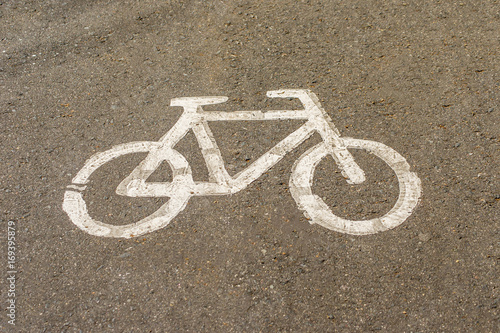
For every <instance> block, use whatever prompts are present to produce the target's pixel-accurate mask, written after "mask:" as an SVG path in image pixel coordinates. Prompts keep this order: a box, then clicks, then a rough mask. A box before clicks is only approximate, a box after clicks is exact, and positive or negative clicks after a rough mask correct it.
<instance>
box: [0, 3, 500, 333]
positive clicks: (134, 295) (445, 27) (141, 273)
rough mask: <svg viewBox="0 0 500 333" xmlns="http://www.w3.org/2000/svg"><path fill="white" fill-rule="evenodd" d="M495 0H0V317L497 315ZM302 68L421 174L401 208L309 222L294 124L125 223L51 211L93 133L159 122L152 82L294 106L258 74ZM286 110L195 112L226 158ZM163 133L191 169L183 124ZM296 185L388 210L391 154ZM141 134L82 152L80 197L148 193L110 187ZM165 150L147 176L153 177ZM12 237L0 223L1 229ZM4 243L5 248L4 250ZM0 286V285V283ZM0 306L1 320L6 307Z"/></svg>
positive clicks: (93, 323) (389, 322) (217, 319)
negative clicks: (415, 194) (269, 160)
mask: <svg viewBox="0 0 500 333" xmlns="http://www.w3.org/2000/svg"><path fill="white" fill-rule="evenodd" d="M499 9H500V7H499V3H498V1H476V2H470V1H463V2H448V1H441V2H439V1H405V2H402V1H401V2H399V1H385V2H380V1H372V0H369V1H319V0H318V1H314V0H310V1H305V0H302V1H292V0H276V1H179V0H172V1H152V0H145V1H132V0H125V1H107V0H103V1H81V0H74V1H64V2H63V1H43V2H42V1H15V0H11V1H2V2H0V114H1V118H0V125H1V131H0V138H1V142H2V150H1V151H0V165H1V167H2V171H3V172H1V173H0V202H1V209H2V210H1V215H0V221H1V226H2V228H1V229H2V231H1V234H0V239H1V240H2V243H1V244H2V246H1V249H2V252H1V253H2V256H1V257H2V258H3V259H2V260H3V262H2V263H1V267H3V270H2V279H1V283H0V287H1V293H0V295H1V304H2V311H1V313H2V316H1V319H0V331H2V332H371V331H383V332H498V329H499V310H498V302H499V288H500V286H499V279H498V276H499V270H498V259H499V256H500V253H499V216H500V214H499V201H500V188H499V179H498V178H499V175H498V174H499V173H498V170H499V162H498V161H499V152H498V145H499V134H500V133H499V132H500V131H499V128H500V126H499V114H500V103H499V101H500V98H499V97H500V81H499V78H500V73H499V70H500V60H499V59H500V43H499V31H500V11H499ZM277 89H310V90H311V91H313V92H314V93H315V94H316V95H317V96H318V98H319V100H320V102H321V105H322V106H323V107H324V109H325V110H326V111H327V113H328V115H329V116H330V117H331V118H332V120H333V122H334V123H335V125H336V127H337V128H338V129H339V131H340V133H341V135H342V136H343V137H352V138H356V139H366V140H372V141H377V142H381V143H383V144H385V145H387V146H389V147H392V148H393V149H394V150H396V151H397V152H398V153H399V154H401V156H403V157H404V158H405V159H406V160H407V162H408V163H409V165H410V166H411V170H412V171H413V172H416V174H417V175H418V177H419V178H420V180H421V185H422V195H421V199H420V203H419V205H418V206H417V207H416V208H415V209H414V211H413V212H412V214H411V216H409V218H407V219H406V221H404V222H403V223H402V224H401V225H399V226H397V227H396V228H394V229H391V230H387V231H383V232H380V233H377V234H372V235H364V236H355V235H349V234H346V233H342V232H336V231H332V230H329V229H327V228H324V227H322V226H319V225H318V224H310V223H309V220H308V219H307V218H306V216H305V215H304V214H303V211H301V210H300V209H299V208H298V207H297V204H296V203H295V201H294V199H293V197H292V195H291V194H290V185H289V179H290V175H291V170H292V168H293V166H294V163H295V161H297V159H299V157H300V156H301V155H302V154H303V153H304V152H306V151H308V149H309V148H311V147H313V146H314V145H315V144H317V143H318V142H320V137H319V135H317V134H316V135H313V136H312V137H310V138H308V139H307V140H305V141H304V142H303V143H302V144H301V145H300V146H298V147H297V148H295V149H293V151H291V152H290V153H289V154H287V155H286V156H285V157H284V158H283V160H281V161H280V162H279V163H278V164H277V165H275V166H274V167H273V168H271V169H270V170H269V171H267V172H266V173H265V174H264V175H262V176H261V177H259V178H258V179H257V180H255V181H254V182H252V183H251V184H250V185H249V186H248V187H247V188H246V189H244V190H242V191H240V192H238V193H235V194H231V195H220V196H214V195H212V196H194V197H192V198H191V199H190V200H189V202H188V203H187V206H186V208H185V209H184V210H182V211H181V212H180V213H179V214H178V215H177V216H176V217H175V218H173V220H172V222H171V223H170V224H169V225H168V226H166V227H164V228H161V229H159V230H156V231H153V232H150V233H146V234H144V235H141V236H139V237H133V238H130V239H124V238H108V237H99V236H94V235H90V234H89V233H86V232H84V231H82V230H81V229H80V228H78V227H77V226H76V225H75V224H74V223H72V220H71V219H70V218H69V216H68V215H67V214H66V213H65V212H64V211H63V199H64V194H65V191H66V188H67V186H68V185H70V184H71V183H72V179H73V177H75V175H77V173H78V172H79V171H80V170H81V169H82V167H83V166H84V165H85V162H86V161H87V160H88V159H89V158H90V157H91V156H93V155H94V154H96V153H98V152H103V151H106V150H109V149H111V147H113V146H115V145H119V144H123V143H128V142H138V141H142V142H144V141H148V142H154V141H157V140H159V139H160V138H161V137H162V136H163V135H164V134H165V133H167V131H168V130H169V129H171V128H172V126H173V125H174V124H175V123H176V122H177V120H178V119H179V117H180V116H181V114H182V111H183V109H182V108H181V107H170V106H169V105H170V100H171V99H172V98H178V97H184V96H228V97H229V100H228V102H227V103H224V104H220V105H217V106H208V107H206V108H205V109H206V110H223V111H239V110H271V109H272V110H280V109H300V108H301V104H300V103H299V102H298V100H296V99H293V100H286V99H284V100H281V99H280V100H276V99H271V98H268V97H266V91H268V90H277ZM303 123H304V121H300V120H277V121H237V122H227V123H223V122H213V123H210V128H211V130H212V132H213V135H214V137H215V140H216V141H217V143H218V145H219V147H220V150H221V152H222V157H223V160H224V162H225V165H226V168H227V170H228V172H229V174H231V175H234V174H236V173H238V172H239V171H241V170H244V169H245V167H247V166H248V165H250V164H251V163H252V162H253V161H255V160H256V159H257V158H258V157H259V156H261V155H262V154H263V153H265V152H266V151H267V150H268V149H270V148H271V147H273V146H274V145H275V144H276V143H278V142H279V141H280V140H282V139H283V138H285V137H286V136H287V135H288V134H290V133H292V132H293V131H294V130H295V129H297V128H299V127H300V126H301V125H302V124H303ZM175 149H176V150H177V151H178V152H179V153H181V154H182V155H183V156H184V157H185V159H186V160H187V161H188V162H189V165H190V167H191V169H192V175H193V178H194V180H195V181H207V180H208V178H209V172H208V170H207V167H206V165H205V163H204V160H203V156H202V153H201V151H200V148H199V146H198V143H197V141H196V138H195V136H194V135H193V133H192V132H189V133H187V135H186V136H185V137H184V138H183V139H182V140H181V141H179V143H178V144H177V145H176V146H175ZM351 153H352V155H353V156H354V158H355V160H356V162H357V163H358V164H359V166H360V167H361V168H362V169H363V170H364V171H365V173H366V176H367V180H366V181H365V182H364V183H363V184H361V185H351V184H348V183H347V182H346V180H345V179H344V178H343V177H342V175H341V173H340V169H339V167H338V166H337V165H336V163H335V162H334V160H333V159H332V158H331V157H327V158H325V159H323V160H322V161H321V162H320V163H319V164H318V165H317V167H316V172H315V173H314V183H313V187H312V191H313V193H315V194H317V195H318V196H319V197H321V198H323V200H324V202H325V203H326V204H327V205H328V206H329V207H330V209H331V210H332V212H333V214H335V215H337V216H340V217H342V218H345V219H351V220H364V219H371V218H374V217H379V216H382V215H384V214H385V213H387V212H388V211H389V210H390V209H391V208H392V207H393V206H394V204H395V202H396V200H397V198H398V193H399V192H400V188H399V186H398V180H397V179H396V178H395V175H394V172H393V171H392V169H391V168H390V167H388V166H387V165H386V164H384V162H383V161H382V160H380V159H379V158H377V157H376V156H374V155H372V154H369V153H367V152H366V151H365V150H362V149H361V150H360V149H351ZM146 156H147V153H145V152H142V153H131V154H126V155H123V156H120V157H118V158H116V159H113V160H112V161H110V162H109V163H106V164H104V165H103V166H102V167H100V168H99V169H97V170H96V171H95V172H94V173H92V175H91V177H90V180H89V184H88V187H87V188H86V189H85V191H84V194H83V198H84V200H85V202H86V205H87V209H88V212H89V214H90V215H91V216H92V217H93V218H95V219H96V220H99V221H102V222H104V223H108V224H112V225H127V224H130V223H133V222H136V221H138V220H141V219H142V218H145V217H147V216H149V215H150V214H152V213H153V212H155V211H156V210H157V209H159V207H161V206H162V204H164V203H167V202H169V199H168V198H163V197H162V198H157V197H154V198H148V197H139V198H133V197H129V196H122V195H118V194H116V192H115V190H116V188H117V186H118V185H119V184H120V182H121V181H122V180H123V179H125V178H126V177H127V176H128V175H129V174H130V173H131V172H132V170H134V168H136V166H137V165H138V164H139V163H140V162H141V161H142V160H144V159H145V158H146ZM172 177H173V175H172V171H171V168H170V167H169V165H168V164H166V163H163V164H162V165H161V166H160V167H159V168H158V169H157V170H156V171H155V172H154V173H153V174H152V175H151V176H150V178H149V181H156V182H168V181H170V180H171V179H172ZM9 240H10V242H9ZM9 251H10V252H9ZM11 304H14V305H11ZM13 324H15V325H13Z"/></svg>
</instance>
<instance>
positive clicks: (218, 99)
mask: <svg viewBox="0 0 500 333" xmlns="http://www.w3.org/2000/svg"><path fill="white" fill-rule="evenodd" d="M227 100H228V97H226V96H204V97H179V98H172V99H171V100H170V106H200V105H210V104H219V103H224V102H227Z"/></svg>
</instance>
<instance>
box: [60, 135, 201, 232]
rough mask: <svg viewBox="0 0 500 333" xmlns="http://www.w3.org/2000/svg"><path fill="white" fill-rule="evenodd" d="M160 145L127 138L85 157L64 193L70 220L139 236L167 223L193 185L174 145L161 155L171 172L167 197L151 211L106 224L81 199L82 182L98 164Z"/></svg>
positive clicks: (83, 226)
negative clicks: (126, 221)
mask: <svg viewBox="0 0 500 333" xmlns="http://www.w3.org/2000/svg"><path fill="white" fill-rule="evenodd" d="M159 148H161V145H160V143H159V142H148V141H144V142H130V143H125V144H121V145H117V146H114V147H113V148H111V149H109V150H107V151H104V152H101V153H97V154H95V155H93V156H92V157H91V158H90V159H89V160H87V162H85V165H84V166H83V168H82V169H81V170H80V171H79V172H78V174H77V175H76V176H75V177H74V178H73V184H72V185H69V186H68V190H67V191H66V192H65V194H64V201H63V210H64V211H65V212H66V213H67V214H68V216H69V218H70V219H71V222H73V223H74V224H75V225H76V226H77V227H79V228H80V229H82V230H83V231H85V232H87V233H89V234H91V235H94V236H101V237H122V238H132V237H136V236H140V235H143V234H145V233H148V232H152V231H155V230H158V229H161V228H163V227H165V226H166V225H167V224H169V223H170V221H171V220H172V219H173V218H174V217H175V216H177V214H178V213H179V212H180V211H182V210H183V209H184V208H185V207H186V204H187V202H188V200H189V198H190V197H191V188H192V185H194V182H193V178H192V175H191V168H190V167H189V164H188V162H187V161H186V159H185V158H184V156H182V155H181V154H180V153H179V152H177V151H175V150H173V149H169V150H167V151H166V152H164V153H163V154H162V158H163V159H164V160H166V161H167V162H168V164H169V165H170V167H171V168H172V171H173V174H174V177H173V180H172V182H171V184H170V185H171V195H170V199H169V200H168V202H166V203H165V204H163V205H162V206H161V207H160V208H159V209H158V210H157V211H155V212H154V213H153V214H151V215H149V216H147V217H145V218H143V219H142V220H140V221H138V222H135V223H131V224H127V225H112V224H107V223H103V222H100V221H97V220H95V219H93V218H92V217H91V216H90V215H89V213H88V210H87V205H86V203H85V200H84V199H83V191H85V189H86V186H85V184H86V183H87V182H88V180H89V177H90V176H91V175H92V173H93V172H94V171H96V170H97V169H98V168H99V167H101V166H102V165H104V164H106V163H108V162H110V161H111V160H113V159H115V158H117V157H120V156H123V155H127V154H132V153H145V152H151V151H154V150H155V149H159Z"/></svg>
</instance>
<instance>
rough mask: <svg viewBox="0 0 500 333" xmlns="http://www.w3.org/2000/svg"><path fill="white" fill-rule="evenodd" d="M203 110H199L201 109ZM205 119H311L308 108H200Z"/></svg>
mask: <svg viewBox="0 0 500 333" xmlns="http://www.w3.org/2000/svg"><path fill="white" fill-rule="evenodd" d="M200 110H201V111H203V112H199V111H200ZM198 114H200V115H201V116H202V118H203V120H206V121H228V120H280V119H306V120H307V119H309V114H308V112H307V110H272V111H266V112H262V111H232V112H231V111H228V112H225V111H204V110H202V109H201V108H198Z"/></svg>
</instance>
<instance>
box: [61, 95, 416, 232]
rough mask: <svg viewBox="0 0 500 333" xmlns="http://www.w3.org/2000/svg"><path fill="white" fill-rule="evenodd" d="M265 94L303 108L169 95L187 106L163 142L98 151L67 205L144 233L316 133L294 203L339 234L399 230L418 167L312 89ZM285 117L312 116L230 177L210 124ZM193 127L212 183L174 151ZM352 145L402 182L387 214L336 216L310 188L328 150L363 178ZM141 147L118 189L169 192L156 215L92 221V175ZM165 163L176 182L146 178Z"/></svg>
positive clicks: (295, 172) (293, 187)
mask: <svg viewBox="0 0 500 333" xmlns="http://www.w3.org/2000/svg"><path fill="white" fill-rule="evenodd" d="M267 96H268V97H271V98H275V97H281V98H298V99H299V100H300V101H301V102H302V104H303V106H304V109H303V110H278V111H266V112H263V111H236V112H223V111H204V110H203V108H202V106H203V105H210V104H218V103H223V102H226V101H227V99H228V98H227V97H220V96H218V97H183V98H174V99H172V100H171V106H181V107H183V108H184V112H183V114H182V115H181V117H180V118H179V120H178V121H177V123H176V124H175V125H174V126H173V127H172V128H171V129H170V130H169V131H168V132H167V134H165V135H164V136H163V137H162V138H161V139H160V140H159V141H142V142H130V143H125V144H121V145H117V146H114V147H112V148H111V149H109V150H107V151H104V152H100V153H96V154H94V155H93V156H92V157H91V158H90V159H88V160H87V161H86V163H85V165H84V166H83V168H82V169H81V170H80V171H79V172H78V174H77V175H76V176H75V177H74V178H73V180H72V182H73V184H71V185H69V186H68V189H67V190H66V192H65V195H64V203H63V209H64V211H65V212H66V213H67V214H68V215H69V217H70V219H71V221H72V222H73V223H74V224H75V225H77V226H78V227H79V228H80V229H82V230H83V231H85V232H87V233H89V234H91V235H95V236H104V237H124V238H131V237H136V236H139V235H143V234H145V233H148V232H152V231H155V230H158V229H161V228H163V227H165V226H166V225H168V224H169V223H170V222H171V221H172V219H173V218H174V217H175V216H176V215H177V214H178V213H179V212H180V211H182V210H183V209H184V208H185V207H186V205H187V202H188V200H189V199H190V198H191V197H192V196H202V195H227V194H232V193H236V192H239V191H241V190H243V189H244V188H246V187H247V186H248V185H249V184H250V183H252V182H253V181H254V180H256V179H257V178H259V177H260V176H261V175H262V174H263V173H265V172H266V171H268V170H269V169H270V168H271V167H272V166H274V165H275V164H276V163H278V162H279V161H280V160H281V159H282V158H283V157H284V156H285V155H286V154H287V153H288V152H290V151H292V150H293V149H294V148H296V147H297V146H299V145H300V144H301V143H302V142H303V141H304V140H306V139H307V138H309V137H310V136H311V135H312V134H314V133H316V132H317V133H319V134H320V136H321V138H322V142H320V143H319V144H317V145H315V146H314V147H312V148H310V149H309V150H307V151H306V152H305V153H304V154H303V155H302V156H301V157H300V158H299V159H298V160H297V161H296V162H295V164H294V166H293V168H292V174H291V177H290V183H289V185H290V192H291V194H292V196H293V198H294V200H295V201H296V203H297V206H298V207H299V208H300V209H301V210H303V211H304V214H305V215H306V217H308V218H309V219H310V222H311V223H317V224H319V225H321V226H323V227H325V228H328V229H331V230H334V231H338V232H342V233H347V234H354V235H365V234H374V233H377V232H381V231H385V230H388V229H392V228H395V227H397V226H398V225H400V224H401V223H403V222H404V221H405V220H406V219H407V218H408V217H409V216H410V215H411V213H412V211H413V209H414V208H415V207H416V206H417V204H418V201H419V198H420V194H421V186H420V179H419V178H418V176H417V175H416V174H415V173H414V172H410V166H409V164H408V163H407V162H406V160H405V158H404V157H403V156H401V155H400V154H399V153H398V152H396V151H395V150H394V149H392V148H390V147H388V146H386V145H384V144H382V143H379V142H375V141H369V140H358V139H353V138H346V137H341V136H340V133H339V131H338V130H337V128H336V127H335V125H334V124H333V122H332V120H331V119H330V117H329V116H328V115H327V113H326V112H325V110H324V109H323V108H322V107H321V105H320V102H319V100H318V98H317V97H316V95H315V94H314V93H313V92H311V91H309V90H278V91H269V92H267ZM281 119H302V120H307V121H306V122H305V123H304V124H303V125H302V126H301V127H299V128H298V129H297V130H295V131H294V132H293V133H291V134H290V135H289V136H287V137H286V138H285V139H283V140H282V141H280V142H279V143H277V144H276V145H275V146H274V147H273V148H271V149H270V150H269V151H268V152H266V153H265V154H263V155H262V156H261V157H259V158H258V159H257V160H255V161H254V162H253V163H252V164H251V165H249V166H248V167H247V168H246V169H244V170H242V171H241V172H239V173H237V174H236V175H234V176H230V175H229V174H228V172H227V170H226V168H225V166H224V161H223V159H222V155H221V152H220V150H219V148H218V146H217V143H216V142H215V139H214V136H213V134H212V132H211V130H210V128H209V126H208V122H209V121H238V120H246V121H249V120H250V121H251V120H281ZM190 129H191V130H193V132H194V134H195V136H196V139H197V141H198V144H199V146H200V149H201V152H202V155H203V158H204V159H205V162H206V165H207V168H208V172H209V176H210V179H209V181H208V182H195V181H194V180H193V177H192V172H191V168H190V166H189V164H188V162H187V160H186V159H185V158H184V156H182V155H181V154H180V153H179V152H177V151H176V150H174V149H173V148H174V146H175V145H176V144H177V142H178V141H179V140H181V139H182V138H183V137H184V136H185V135H186V134H187V132H188V131H189V130H190ZM348 148H351V149H364V150H367V151H369V152H371V153H372V154H374V155H375V156H377V157H379V158H381V159H382V160H383V161H385V162H386V163H387V164H388V165H389V167H391V168H392V169H393V170H394V172H395V174H396V176H397V179H398V181H399V197H398V200H397V202H396V204H395V205H394V207H393V208H392V209H391V210H390V211H389V212H387V213H386V214H385V215H384V216H382V217H377V218H373V219H370V220H360V221H352V220H346V219H343V218H341V217H338V216H336V215H334V214H333V213H332V211H331V210H330V208H329V207H328V206H327V205H326V204H325V203H324V201H323V200H322V199H321V198H320V197H319V196H317V195H314V194H313V193H312V190H311V186H312V183H313V177H314V170H315V167H316V165H317V164H318V163H319V162H320V161H321V159H322V158H324V157H325V156H327V155H331V156H332V157H333V159H334V160H335V162H336V163H337V164H338V166H339V168H340V169H341V171H342V174H343V175H344V177H345V178H346V179H347V182H348V183H351V184H359V183H362V182H363V181H364V180H365V175H364V172H363V170H361V169H360V167H359V166H358V165H357V164H356V162H355V161H354V159H353V156H352V155H351V153H350V152H349V151H348ZM144 152H146V153H148V155H147V157H146V158H145V159H144V160H143V161H142V162H141V163H140V164H139V165H138V166H137V167H136V168H135V169H134V170H133V171H132V173H131V174H130V175H129V176H127V177H126V178H125V179H124V180H123V181H122V182H121V183H120V184H119V185H118V187H117V189H116V193H117V194H119V195H123V196H129V197H169V200H168V201H167V202H166V203H165V204H163V205H162V206H161V207H160V208H159V209H158V210H157V211H156V212H154V213H153V214H151V215H149V216H147V217H145V218H143V219H142V220H140V221H138V222H135V223H131V224H128V225H112V224H106V223H103V222H100V221H97V220H95V219H93V218H92V217H91V216H90V215H89V213H88V210H87V206H86V203H85V200H84V198H83V192H84V191H85V190H86V184H87V183H88V180H89V177H90V176H91V175H92V173H93V172H94V171H96V170H97V169H98V168H99V167H101V166H102V165H103V164H105V163H107V162H110V161H112V160H113V159H115V158H117V157H120V156H122V155H126V154H132V153H144ZM163 161H167V162H168V164H169V165H170V168H171V169H172V174H173V179H172V181H171V182H161V183H160V182H148V181H147V179H148V177H149V176H150V175H151V174H152V173H153V172H154V171H155V170H156V169H157V168H158V167H159V166H160V164H161V163H162V162H163Z"/></svg>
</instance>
